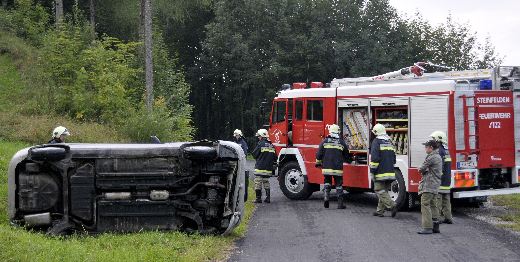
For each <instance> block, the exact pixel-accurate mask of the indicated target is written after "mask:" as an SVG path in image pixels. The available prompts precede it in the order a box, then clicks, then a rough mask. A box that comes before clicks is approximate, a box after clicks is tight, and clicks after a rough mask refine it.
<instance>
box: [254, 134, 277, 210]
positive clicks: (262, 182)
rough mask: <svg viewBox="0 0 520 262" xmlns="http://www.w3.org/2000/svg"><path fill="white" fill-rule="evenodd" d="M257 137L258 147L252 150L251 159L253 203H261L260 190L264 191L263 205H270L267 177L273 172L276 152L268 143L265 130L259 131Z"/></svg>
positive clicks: (267, 135)
mask: <svg viewBox="0 0 520 262" xmlns="http://www.w3.org/2000/svg"><path fill="white" fill-rule="evenodd" d="M256 136H257V137H258V140H259V141H258V145H257V146H256V148H255V149H254V150H253V153H252V155H253V157H254V158H255V159H256V164H255V173H254V174H255V193H256V200H255V203H262V188H263V189H265V200H264V201H265V203H271V192H270V188H271V187H270V185H269V177H271V176H272V173H273V171H274V164H275V161H276V152H275V150H274V146H273V144H272V143H271V141H269V133H268V132H267V130H265V129H259V130H258V132H256Z"/></svg>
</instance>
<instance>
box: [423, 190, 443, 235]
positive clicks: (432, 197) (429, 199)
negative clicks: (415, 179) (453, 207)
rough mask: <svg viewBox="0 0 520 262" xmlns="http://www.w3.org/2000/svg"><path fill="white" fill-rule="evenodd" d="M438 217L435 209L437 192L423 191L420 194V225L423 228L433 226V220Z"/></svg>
mask: <svg viewBox="0 0 520 262" xmlns="http://www.w3.org/2000/svg"><path fill="white" fill-rule="evenodd" d="M438 218H439V211H438V209H437V194H434V193H429V192H424V193H422V194H421V226H422V228H425V229H432V228H433V220H437V219H438Z"/></svg>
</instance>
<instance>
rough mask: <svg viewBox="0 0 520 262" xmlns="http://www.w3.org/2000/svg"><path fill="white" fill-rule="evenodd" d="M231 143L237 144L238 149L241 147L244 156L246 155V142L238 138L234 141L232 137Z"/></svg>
mask: <svg viewBox="0 0 520 262" xmlns="http://www.w3.org/2000/svg"><path fill="white" fill-rule="evenodd" d="M233 142H235V143H237V144H239V145H240V147H242V150H244V154H246V155H247V150H248V147H247V143H246V140H245V139H244V138H243V137H240V138H238V139H236V138H235V137H233Z"/></svg>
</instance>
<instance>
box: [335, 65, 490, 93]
mask: <svg viewBox="0 0 520 262" xmlns="http://www.w3.org/2000/svg"><path fill="white" fill-rule="evenodd" d="M426 67H431V68H432V69H433V68H436V69H441V70H450V69H451V68H449V67H446V66H441V65H436V64H433V63H430V62H417V63H415V64H414V65H412V66H409V67H404V68H401V69H399V70H396V71H393V72H389V73H385V74H382V75H377V76H372V77H357V78H341V79H334V80H332V82H331V87H333V88H336V87H340V86H358V85H366V84H376V83H392V82H396V81H399V82H401V83H402V82H410V81H434V80H455V81H457V83H459V84H463V83H468V85H469V80H474V79H493V76H494V73H495V72H494V70H493V69H476V70H462V71H447V72H434V73H426V72H427V71H428V70H427V69H426Z"/></svg>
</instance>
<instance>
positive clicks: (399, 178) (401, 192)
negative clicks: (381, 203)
mask: <svg viewBox="0 0 520 262" xmlns="http://www.w3.org/2000/svg"><path fill="white" fill-rule="evenodd" d="M395 178H396V180H395V181H393V182H392V185H391V187H390V191H389V192H388V194H390V198H392V200H393V201H394V202H395V203H396V204H397V207H398V208H399V209H401V208H402V207H403V205H405V203H406V186H405V183H404V178H403V174H402V173H401V171H400V170H399V169H396V170H395Z"/></svg>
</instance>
